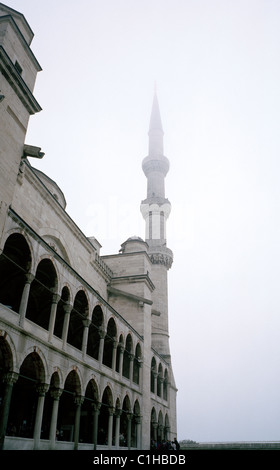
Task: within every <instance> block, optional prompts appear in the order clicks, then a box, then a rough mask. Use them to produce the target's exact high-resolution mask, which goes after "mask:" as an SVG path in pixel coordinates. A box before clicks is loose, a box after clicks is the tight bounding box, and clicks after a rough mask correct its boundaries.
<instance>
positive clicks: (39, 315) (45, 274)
mask: <svg viewBox="0 0 280 470" xmlns="http://www.w3.org/2000/svg"><path fill="white" fill-rule="evenodd" d="M56 284H57V276H56V271H55V268H54V266H53V264H52V262H51V260H49V259H43V260H42V261H40V263H39V264H38V267H37V270H36V275H35V278H34V280H33V281H32V283H31V286H30V293H29V298H28V305H27V310H26V318H28V319H29V320H31V321H33V322H34V323H36V324H37V325H39V326H41V327H42V328H44V329H45V330H47V329H48V327H49V319H50V313H51V306H52V299H53V294H54V290H55V287H56Z"/></svg>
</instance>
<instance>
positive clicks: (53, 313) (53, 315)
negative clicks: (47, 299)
mask: <svg viewBox="0 0 280 470" xmlns="http://www.w3.org/2000/svg"><path fill="white" fill-rule="evenodd" d="M59 300H60V296H59V295H58V294H53V296H52V306H51V314H50V321H49V342H51V340H52V337H53V330H54V324H55V318H56V310H57V304H58V302H59Z"/></svg>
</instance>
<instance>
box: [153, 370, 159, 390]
mask: <svg viewBox="0 0 280 470" xmlns="http://www.w3.org/2000/svg"><path fill="white" fill-rule="evenodd" d="M157 376H158V374H157V372H154V394H155V395H157Z"/></svg>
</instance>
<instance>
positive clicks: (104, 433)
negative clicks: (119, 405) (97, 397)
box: [97, 386, 113, 445]
mask: <svg viewBox="0 0 280 470" xmlns="http://www.w3.org/2000/svg"><path fill="white" fill-rule="evenodd" d="M112 407H113V398H112V391H111V389H110V387H108V386H107V387H106V388H105V390H104V392H103V395H102V402H101V408H100V414H99V419H98V437H97V443H98V444H101V445H104V444H106V443H107V440H108V424H109V409H110V408H112Z"/></svg>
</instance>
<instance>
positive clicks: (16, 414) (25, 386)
mask: <svg viewBox="0 0 280 470" xmlns="http://www.w3.org/2000/svg"><path fill="white" fill-rule="evenodd" d="M44 382H45V370H44V366H43V362H42V360H41V358H40V356H39V355H38V354H37V353H36V352H32V353H30V354H29V355H28V356H27V357H26V358H25V360H24V361H23V363H22V365H21V368H20V372H19V378H18V380H17V382H16V383H15V385H14V388H13V394H12V401H11V406H10V413H9V422H8V428H7V429H8V430H7V434H10V435H12V436H18V437H29V438H32V437H33V433H34V425H35V418H36V411H37V403H38V385H39V384H43V383H44Z"/></svg>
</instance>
